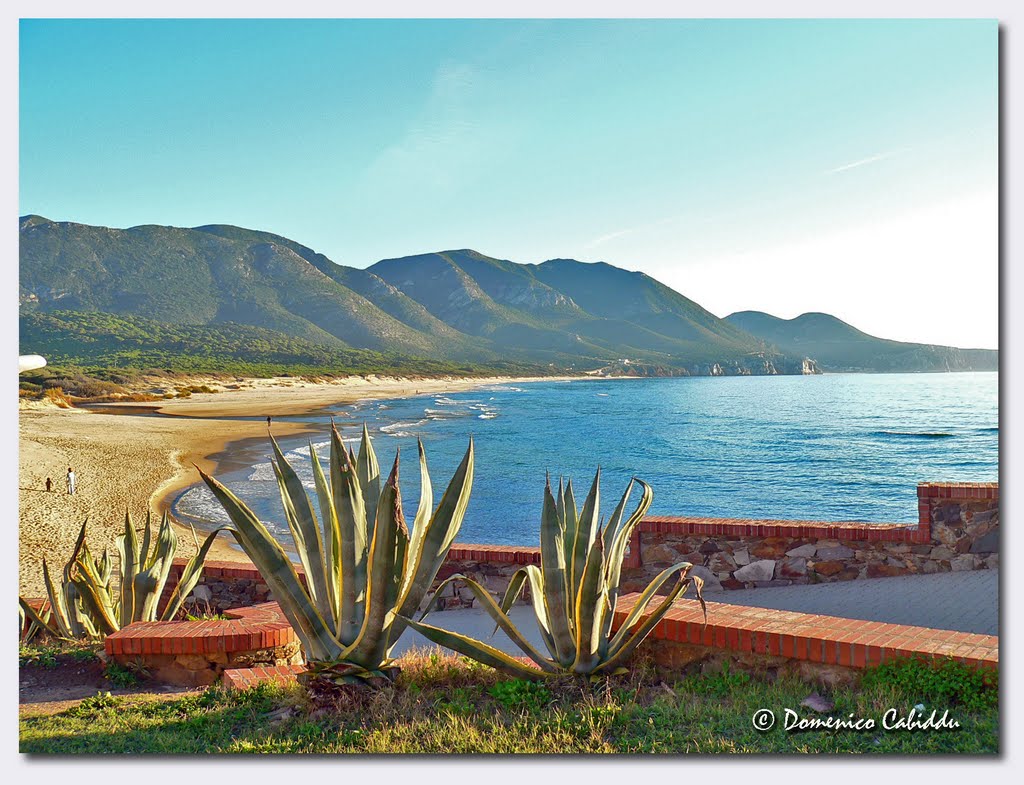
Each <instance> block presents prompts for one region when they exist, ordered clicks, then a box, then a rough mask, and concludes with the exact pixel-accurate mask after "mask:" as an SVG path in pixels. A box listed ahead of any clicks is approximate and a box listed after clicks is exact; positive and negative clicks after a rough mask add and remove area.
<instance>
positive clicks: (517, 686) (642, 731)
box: [20, 653, 999, 755]
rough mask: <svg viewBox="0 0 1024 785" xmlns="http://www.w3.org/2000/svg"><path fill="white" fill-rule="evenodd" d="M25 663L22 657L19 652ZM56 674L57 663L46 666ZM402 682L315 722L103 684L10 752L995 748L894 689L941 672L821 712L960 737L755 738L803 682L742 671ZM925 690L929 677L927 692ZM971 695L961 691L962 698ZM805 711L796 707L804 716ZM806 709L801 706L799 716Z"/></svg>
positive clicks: (440, 672)
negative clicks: (932, 723) (939, 724)
mask: <svg viewBox="0 0 1024 785" xmlns="http://www.w3.org/2000/svg"><path fill="white" fill-rule="evenodd" d="M26 656H32V655H26ZM46 659H47V662H50V663H53V664H51V665H49V667H47V666H46V665H43V664H37V663H33V664H28V665H23V667H29V668H32V669H34V670H37V671H39V672H42V673H48V674H52V673H55V672H56V671H57V670H58V669H57V668H56V663H57V661H70V657H69V655H67V654H62V653H57V654H55V655H54V654H50V655H48V656H47V657H46ZM400 665H401V667H402V672H401V673H400V675H399V676H398V678H397V681H396V682H395V683H394V684H393V685H389V686H386V687H383V688H382V689H381V690H379V691H377V692H376V693H375V694H374V697H373V699H372V700H371V701H369V702H368V703H366V704H363V705H359V706H349V707H340V708H338V709H337V710H335V711H332V712H323V711H318V710H317V709H316V708H315V707H314V706H313V704H312V703H311V701H310V698H309V696H308V694H307V693H306V691H305V690H302V689H297V688H278V687H273V686H269V685H261V686H258V687H255V688H251V689H248V690H242V691H234V690H232V691H227V690H223V689H220V688H208V689H206V690H203V691H196V692H189V693H186V694H178V695H166V694H162V695H154V694H148V693H144V692H140V691H139V688H138V687H135V688H131V691H128V690H125V689H123V688H122V689H119V688H118V687H117V686H116V685H115V684H114V683H113V682H110V683H109V685H108V686H106V687H101V688H99V690H98V692H97V693H96V694H95V695H94V696H93V697H90V698H87V699H85V700H83V701H80V702H76V703H75V704H74V705H71V706H68V707H66V708H64V709H63V710H61V711H59V712H57V713H52V710H51V712H35V711H33V712H27V711H23V713H22V717H21V720H20V751H21V752H23V753H32V754H46V755H65V754H76V753H84V754H106V753H131V754H164V755H167V754H173V755H207V754H222V753H312V754H317V753H320V754H324V753H340V752H346V753H356V752H365V753H378V754H397V753H414V754H431V753H436V754H470V753H484V754H488V753H490V754H509V753H534V754H579V753H619V754H645V753H647V754H672V753H677V754H678V753H697V754H718V753H765V754H802V753H825V754H828V753H868V754H897V755H929V754H973V755H977V754H989V755H991V754H994V753H997V752H998V751H999V742H998V738H999V733H998V728H999V709H998V691H997V687H996V685H995V684H994V683H992V682H989V683H986V684H983V685H981V686H980V687H979V689H978V692H977V694H978V696H979V698H978V699H976V700H974V701H973V702H972V701H970V700H966V701H964V702H957V701H955V700H954V701H953V702H952V703H944V702H943V700H944V698H945V696H943V697H941V698H940V697H937V696H936V695H935V694H934V693H933V692H931V691H930V690H928V689H926V690H922V689H921V687H922V685H920V684H915V683H913V678H912V677H911V678H904V677H905V676H906V675H907V674H911V673H913V672H923V671H922V669H923V668H925V667H927V668H928V672H929V673H933V674H935V675H934V676H933V677H932V678H933V681H932V682H931V684H932V685H934V684H935V683H948V682H950V681H952V680H955V679H957V678H959V676H958V674H957V673H956V672H954V671H955V669H951V667H950V665H949V664H948V663H947V664H940V665H938V666H937V667H931V666H922V665H920V664H919V663H916V662H914V661H908V662H906V663H904V664H902V665H900V666H898V667H897V668H894V669H892V670H893V673H895V677H894V676H893V673H890V674H884V673H880V674H879V675H878V676H873V675H872V674H873V673H874V672H873V671H871V670H869V671H867V672H866V674H865V676H864V678H863V679H862V680H861V682H860V683H859V684H854V685H851V686H848V687H836V688H832V689H826V690H823V692H824V697H826V698H827V699H828V700H829V702H831V703H832V704H834V709H833V711H832V712H831V715H821V716H837V717H843V718H846V717H848V716H849V715H851V714H852V715H853V716H855V717H865V718H875V719H876V721H877V720H879V719H880V718H881V717H882V716H883V714H884V713H885V712H886V711H889V710H891V709H895V710H896V711H897V712H898V713H899V714H900V715H901V716H907V714H908V713H909V712H910V711H912V710H913V708H912V707H914V706H915V705H918V704H920V703H922V702H923V703H924V704H925V707H926V710H927V712H931V711H932V709H934V708H938V707H941V708H940V714H941V711H942V710H943V709H945V708H946V707H949V708H950V713H951V715H952V716H954V717H955V719H956V720H957V722H959V723H960V727H959V728H958V729H956V730H943V731H936V732H918V733H914V732H905V731H898V730H891V731H886V730H883V729H882V728H881V724H880V723H879V727H877V728H875V729H874V730H871V731H865V732H836V731H835V730H830V729H827V728H818V729H809V730H803V731H799V732H787V731H786V730H785V729H784V728H783V726H782V724H781V723H779V724H777V725H776V726H775V727H773V728H772V729H771V730H769V731H759V730H757V729H755V727H754V726H753V724H752V722H751V717H752V716H753V715H754V713H755V712H757V711H758V710H759V709H763V708H766V707H770V708H772V709H774V710H775V711H776V712H777V713H779V714H780V716H781V713H782V710H783V707H793V708H798V707H800V704H801V702H802V701H804V700H805V699H806V698H807V696H808V691H809V688H808V686H807V685H806V684H804V683H803V682H800V681H797V680H795V679H792V678H789V677H780V678H777V679H773V678H769V676H768V675H767V674H765V673H759V672H757V671H748V670H741V669H738V668H726V667H720V668H711V669H706V670H701V669H699V668H697V669H694V670H693V671H692V672H689V673H687V674H685V675H683V676H681V677H678V678H674V679H670V680H669V681H664V680H661V679H660V678H659V677H658V675H657V672H656V671H655V669H654V668H653V666H652V665H651V663H650V662H649V661H647V660H645V659H643V658H636V657H634V659H633V661H632V662H631V663H630V665H629V671H628V673H626V674H624V675H622V676H619V677H615V678H613V679H602V680H600V682H598V683H596V684H591V683H587V682H583V683H581V682H579V681H577V680H573V679H568V680H555V681H546V682H543V683H530V682H524V681H522V680H518V679H510V678H508V677H507V676H506V675H503V674H501V673H499V672H498V671H495V670H492V669H490V668H485V667H483V666H481V665H479V664H478V663H476V662H475V661H472V660H468V659H466V658H462V657H456V656H453V655H447V654H438V653H410V654H407V655H405V656H403V657H402V659H401V660H400ZM936 680H937V681H936ZM959 694H960V695H961V696H963V697H965V698H966V697H967V694H966V693H962V692H961V693H959ZM803 711H805V710H804V709H801V712H803ZM807 711H808V712H809V710H807ZM809 713H812V714H813V712H809Z"/></svg>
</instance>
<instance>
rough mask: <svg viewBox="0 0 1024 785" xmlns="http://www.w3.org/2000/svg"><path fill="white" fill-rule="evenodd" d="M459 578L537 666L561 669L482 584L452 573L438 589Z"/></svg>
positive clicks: (549, 669)
mask: <svg viewBox="0 0 1024 785" xmlns="http://www.w3.org/2000/svg"><path fill="white" fill-rule="evenodd" d="M456 579H458V580H461V581H463V582H464V583H465V584H466V587H467V588H468V589H469V590H470V591H471V592H473V596H474V597H476V599H477V601H478V602H479V603H480V607H481V608H483V609H484V611H486V612H487V615H488V616H490V617H491V618H492V619H494V622H495V623H496V624H497V625H498V627H500V628H501V630H502V632H504V633H505V634H506V635H508V637H509V639H510V640H511V641H512V642H513V643H514V644H515V645H516V646H518V647H519V648H520V650H522V652H523V653H524V654H525V655H526V656H527V657H529V658H530V659H531V660H533V661H534V662H535V663H537V666H538V667H539V668H540V669H541V670H543V671H546V672H548V673H558V672H559V671H560V670H561V669H560V668H559V667H558V666H556V665H555V664H554V663H553V662H551V661H550V660H548V659H546V658H545V657H544V656H543V655H542V654H541V653H540V652H539V651H537V649H535V648H534V646H533V644H531V643H530V641H529V640H528V639H527V638H526V636H525V635H523V634H522V633H521V632H520V631H519V628H518V627H516V625H515V623H514V622H513V621H512V619H511V618H509V616H508V614H507V613H506V612H504V611H503V610H502V609H501V606H499V605H498V603H497V602H495V601H494V598H493V597H492V596H491V593H490V592H489V591H487V589H485V588H484V587H483V586H481V585H480V584H479V583H477V582H476V581H474V580H473V579H472V578H467V577H466V576H464V575H453V576H451V577H450V578H448V579H447V580H446V581H444V582H443V583H442V584H441V585H440V586H438V591H440V590H441V587H442V586H444V585H445V584H446V583H449V582H451V581H454V580H456Z"/></svg>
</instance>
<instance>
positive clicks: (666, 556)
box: [641, 543, 679, 564]
mask: <svg viewBox="0 0 1024 785" xmlns="http://www.w3.org/2000/svg"><path fill="white" fill-rule="evenodd" d="M641 559H642V561H643V563H644V564H673V563H675V562H677V561H679V553H678V551H676V550H675V549H673V548H670V547H669V546H668V545H665V544H663V543H656V544H654V545H648V546H647V547H646V548H644V549H643V550H642V551H641Z"/></svg>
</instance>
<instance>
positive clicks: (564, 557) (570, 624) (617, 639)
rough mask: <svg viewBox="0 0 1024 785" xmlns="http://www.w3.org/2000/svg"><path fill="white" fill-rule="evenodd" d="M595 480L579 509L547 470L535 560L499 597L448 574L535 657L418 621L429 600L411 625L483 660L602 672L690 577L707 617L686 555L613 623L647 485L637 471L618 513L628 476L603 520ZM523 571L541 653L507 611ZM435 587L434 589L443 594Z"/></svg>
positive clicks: (532, 673)
mask: <svg viewBox="0 0 1024 785" xmlns="http://www.w3.org/2000/svg"><path fill="white" fill-rule="evenodd" d="M600 481H601V470H600V469H598V471H597V474H596V475H595V477H594V482H593V485H592V486H591V488H590V493H589V494H588V495H587V498H586V501H585V502H584V504H583V510H582V511H580V510H578V509H577V507H576V500H575V498H574V496H573V491H572V482H571V481H570V482H568V483H567V484H566V485H565V486H564V488H563V485H562V482H561V481H559V483H558V498H557V499H556V498H555V496H554V495H553V494H552V492H551V483H550V480H548V482H547V483H546V484H545V488H544V507H543V511H542V518H541V541H540V546H541V548H540V550H541V563H540V567H538V566H537V565H534V564H531V565H527V566H526V567H523V568H522V569H520V570H518V571H517V572H516V573H515V574H514V575H513V576H512V580H511V581H510V582H509V586H508V589H507V591H506V592H505V596H504V598H503V599H502V601H501V604H500V605H499V604H498V603H497V601H496V600H495V599H494V598H493V597H491V595H490V593H489V592H488V591H487V590H486V589H485V588H484V587H483V586H481V585H480V584H479V583H477V582H476V581H473V580H471V579H469V578H467V577H465V576H463V575H453V576H451V577H450V578H448V581H455V580H459V581H463V582H465V584H466V585H467V586H468V587H469V588H470V589H471V590H472V592H473V594H474V595H475V596H476V598H477V600H479V602H480V605H481V606H482V607H483V608H484V610H486V611H487V612H488V614H490V616H491V617H492V618H493V619H494V621H495V622H496V624H497V627H500V628H501V629H502V630H503V631H504V632H505V633H506V634H507V635H508V636H509V638H511V640H512V641H513V642H514V643H515V644H516V645H517V646H518V647H519V648H520V649H521V650H522V651H523V653H524V654H526V656H527V657H528V658H529V659H530V660H532V661H533V663H534V664H535V666H531V665H529V664H526V663H525V662H523V661H522V660H520V659H516V658H513V657H510V656H509V655H507V654H505V653H503V652H501V651H500V650H498V649H496V648H494V647H493V646H489V645H487V644H485V643H481V642H480V641H476V640H474V639H472V638H469V637H466V636H464V635H459V634H457V633H454V632H449V631H447V630H443V629H440V628H439V627H434V626H432V625H429V624H425V623H424V622H423V617H425V616H426V615H427V613H429V611H430V607H428V608H426V609H425V611H424V613H423V616H421V618H420V620H419V621H413V620H411V619H408V620H407V622H408V624H409V626H411V627H412V628H413V629H415V630H417V631H418V632H420V633H422V634H423V635H424V636H426V637H427V638H428V639H430V640H432V641H433V642H435V643H438V644H440V645H442V646H446V647H448V648H450V649H454V650H455V651H457V652H459V653H460V654H464V655H466V656H467V657H472V658H473V659H475V660H478V661H480V662H482V663H484V664H487V665H491V666H493V667H495V668H499V669H502V670H505V671H508V672H510V673H512V674H514V675H516V676H520V677H524V678H537V677H543V676H547V675H552V674H565V673H573V674H580V675H587V676H605V675H612V674H615V673H617V672H622V670H621V667H622V663H624V662H625V661H626V659H627V658H628V657H629V655H630V654H632V652H633V651H634V650H635V649H636V647H637V646H639V645H640V643H641V642H642V641H643V640H644V638H646V637H647V635H648V634H649V633H650V632H651V630H652V629H654V626H655V625H656V624H657V623H658V621H660V620H661V618H662V617H663V616H664V615H665V613H667V612H668V610H669V608H670V607H671V606H672V603H673V602H674V601H675V600H676V598H677V597H679V596H681V595H682V594H683V592H684V591H685V590H686V588H687V587H688V586H689V585H690V584H691V583H692V584H693V586H694V589H695V591H696V594H697V599H698V600H699V601H700V604H701V608H702V609H704V614H705V619H707V608H706V606H705V605H704V597H703V593H702V591H701V589H702V587H703V582H702V581H701V579H700V578H698V577H696V576H690V575H689V572H690V569H691V568H692V567H693V565H692V564H691V563H690V562H685V561H683V562H679V563H678V564H674V565H672V566H671V567H669V568H668V569H666V570H664V571H662V572H661V573H660V574H659V575H657V576H656V577H655V578H654V579H653V580H652V581H651V582H650V584H649V585H648V586H647V588H646V589H645V590H644V591H643V593H642V594H641V595H640V596H639V597H638V599H637V601H636V602H635V603H634V605H633V607H632V608H631V609H630V611H629V613H628V614H626V617H625V619H624V620H623V622H622V624H621V625H620V626H619V628H618V631H617V632H615V633H614V634H613V633H612V618H613V616H614V615H615V605H616V601H617V600H618V597H619V581H620V578H621V575H622V561H623V559H624V557H625V555H626V548H627V547H628V544H629V539H630V535H631V534H632V533H633V529H634V528H635V527H636V525H637V524H638V523H639V522H640V520H641V519H642V518H643V517H644V515H645V514H646V513H647V510H648V509H649V508H650V506H651V501H652V499H653V498H654V497H653V493H652V491H651V488H650V486H648V485H647V484H646V483H644V482H642V481H640V480H635V482H637V483H638V484H639V485H640V486H641V488H642V489H643V495H642V498H641V500H640V503H639V504H638V506H637V507H636V509H635V510H634V511H633V512H632V514H631V515H629V516H628V517H626V518H625V520H623V513H624V510H625V508H626V504H627V502H628V500H629V496H630V494H631V492H632V490H633V483H634V480H630V482H629V485H628V486H627V488H626V492H625V493H624V494H623V496H622V500H621V501H620V502H619V504H618V506H617V507H616V508H615V511H614V512H613V513H612V516H611V519H610V520H609V521H608V525H607V526H604V527H602V526H601V525H600V524H599V522H598V521H599V518H598V516H599V509H600ZM673 576H675V577H676V583H675V585H674V586H673V588H672V589H671V591H669V592H668V594H667V595H666V596H664V597H663V598H661V602H660V604H659V605H658V606H657V607H656V608H655V609H654V610H653V611H652V612H651V613H650V615H649V616H648V617H647V618H646V619H645V620H642V621H641V619H642V617H643V614H644V612H645V611H646V610H647V607H648V606H649V605H650V603H651V601H652V600H653V599H654V597H655V595H656V593H657V592H658V590H659V589H660V588H661V587H662V586H663V585H665V583H666V582H667V581H669V580H670V579H671V578H672V577H673ZM527 581H528V582H529V586H530V595H531V600H532V603H533V610H534V614H535V615H536V618H537V624H538V627H539V628H540V634H541V639H542V641H543V642H544V645H545V647H546V648H547V650H548V655H549V656H544V655H543V654H542V653H541V652H539V651H538V650H537V649H536V648H535V647H534V646H533V645H532V644H530V642H529V641H528V640H527V639H526V637H525V636H524V635H523V634H522V633H521V632H520V630H519V629H518V628H517V627H516V626H515V624H513V622H512V620H511V619H510V618H509V615H508V610H509V608H511V606H512V604H513V603H514V602H515V600H516V599H517V598H518V597H519V595H520V593H521V592H522V590H523V587H524V586H525V585H526V582H527ZM446 582H447V581H446ZM443 585H444V584H442V586H443ZM440 588H441V587H438V592H437V595H440ZM497 627H496V628H495V629H496V630H497Z"/></svg>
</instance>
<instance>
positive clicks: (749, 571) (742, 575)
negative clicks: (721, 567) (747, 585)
mask: <svg viewBox="0 0 1024 785" xmlns="http://www.w3.org/2000/svg"><path fill="white" fill-rule="evenodd" d="M733 577H734V578H736V580H738V581H770V580H771V579H772V578H773V577H775V561H774V560H773V559H761V560H759V561H755V562H751V563H750V564H748V565H746V566H745V567H740V568H739V569H738V570H736V572H734V573H733Z"/></svg>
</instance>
